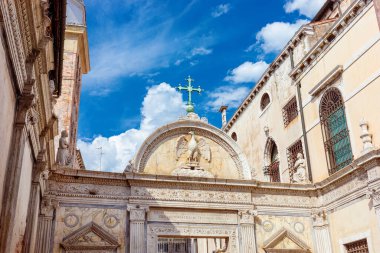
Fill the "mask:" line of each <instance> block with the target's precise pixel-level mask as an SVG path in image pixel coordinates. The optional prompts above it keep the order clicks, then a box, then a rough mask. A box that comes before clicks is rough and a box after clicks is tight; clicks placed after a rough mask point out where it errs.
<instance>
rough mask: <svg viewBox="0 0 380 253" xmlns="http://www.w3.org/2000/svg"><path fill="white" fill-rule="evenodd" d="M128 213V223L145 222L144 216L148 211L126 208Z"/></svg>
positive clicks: (138, 208)
mask: <svg viewBox="0 0 380 253" xmlns="http://www.w3.org/2000/svg"><path fill="white" fill-rule="evenodd" d="M127 210H128V211H129V220H130V221H145V214H146V212H147V211H149V208H148V207H140V206H136V207H128V208H127Z"/></svg>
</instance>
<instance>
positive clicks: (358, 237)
mask: <svg viewBox="0 0 380 253" xmlns="http://www.w3.org/2000/svg"><path fill="white" fill-rule="evenodd" d="M362 239H366V240H367V244H368V251H369V253H375V251H374V250H373V246H372V237H371V232H370V231H365V232H363V233H358V234H355V235H353V236H349V237H345V238H342V239H340V240H339V250H340V251H339V252H340V253H347V250H346V247H345V245H346V244H348V243H352V242H355V241H359V240H362Z"/></svg>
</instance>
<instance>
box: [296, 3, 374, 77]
mask: <svg viewBox="0 0 380 253" xmlns="http://www.w3.org/2000/svg"><path fill="white" fill-rule="evenodd" d="M371 2H372V1H366V0H356V1H354V2H353V3H352V4H351V6H350V7H349V8H348V9H347V10H346V11H345V13H344V14H343V15H342V16H341V17H340V18H339V19H338V20H337V21H336V22H335V24H334V25H333V26H332V27H331V28H330V29H329V30H328V31H327V32H326V33H325V34H324V35H323V37H322V38H321V39H320V40H319V41H318V42H317V43H316V44H315V45H314V46H313V48H312V49H311V50H310V51H309V52H308V53H307V54H306V55H305V56H304V57H303V59H302V60H301V61H300V62H299V63H298V64H297V65H296V66H295V67H294V69H293V70H292V71H291V72H290V77H292V78H293V79H294V80H296V79H298V78H299V77H300V75H301V74H302V73H303V72H305V71H306V70H307V69H308V68H309V67H310V66H311V65H312V63H313V62H314V61H315V60H316V59H317V58H318V56H320V55H321V54H322V53H323V52H324V51H326V49H327V48H328V47H329V46H330V44H331V43H332V42H333V41H334V40H335V38H337V37H338V36H339V35H340V34H341V33H342V32H343V31H344V30H345V29H346V27H347V26H348V25H349V24H350V23H352V21H353V20H354V19H355V18H356V17H357V16H358V15H359V14H360V13H361V12H362V11H363V10H364V7H365V6H367V5H369V4H370V3H371Z"/></svg>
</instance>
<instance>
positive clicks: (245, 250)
mask: <svg viewBox="0 0 380 253" xmlns="http://www.w3.org/2000/svg"><path fill="white" fill-rule="evenodd" d="M255 216H257V211H255V210H248V211H241V212H239V218H240V219H239V223H240V231H239V233H240V237H241V251H240V252H242V253H256V252H257V249H256V235H255Z"/></svg>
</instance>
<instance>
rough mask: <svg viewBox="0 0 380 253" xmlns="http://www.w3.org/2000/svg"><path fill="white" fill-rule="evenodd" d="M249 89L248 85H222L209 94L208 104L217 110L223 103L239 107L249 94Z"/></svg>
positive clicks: (230, 106)
mask: <svg viewBox="0 0 380 253" xmlns="http://www.w3.org/2000/svg"><path fill="white" fill-rule="evenodd" d="M248 92H249V89H248V88H247V87H238V88H236V87H234V86H222V87H219V88H217V89H216V90H214V91H213V92H212V93H211V92H210V93H209V94H208V102H207V103H206V106H207V107H209V108H210V109H211V110H213V111H216V110H218V109H219V108H220V106H222V105H227V106H228V107H229V108H237V107H238V106H239V105H240V103H241V102H242V101H243V99H244V98H245V97H246V96H247V94H248Z"/></svg>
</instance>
